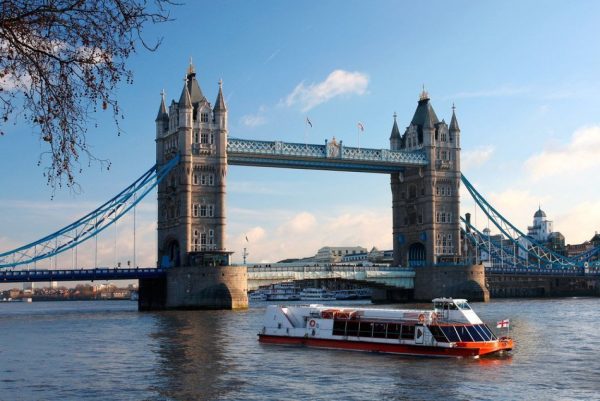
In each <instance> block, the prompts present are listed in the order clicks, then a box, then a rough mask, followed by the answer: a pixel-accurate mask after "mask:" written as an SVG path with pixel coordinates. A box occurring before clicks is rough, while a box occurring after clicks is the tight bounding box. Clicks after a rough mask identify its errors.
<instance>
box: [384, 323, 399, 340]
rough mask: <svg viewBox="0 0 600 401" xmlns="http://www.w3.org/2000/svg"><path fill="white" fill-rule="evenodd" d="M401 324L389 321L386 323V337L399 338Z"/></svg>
mask: <svg viewBox="0 0 600 401" xmlns="http://www.w3.org/2000/svg"><path fill="white" fill-rule="evenodd" d="M401 328H402V325H400V324H397V323H389V324H388V325H387V334H386V337H387V338H399V337H400V329H401Z"/></svg>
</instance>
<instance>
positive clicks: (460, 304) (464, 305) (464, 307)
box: [456, 302, 471, 310]
mask: <svg viewBox="0 0 600 401" xmlns="http://www.w3.org/2000/svg"><path fill="white" fill-rule="evenodd" d="M456 305H457V306H458V308H459V309H462V310H471V307H470V306H469V304H468V303H466V302H457V304H456Z"/></svg>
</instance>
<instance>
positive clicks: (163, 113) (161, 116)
mask: <svg viewBox="0 0 600 401" xmlns="http://www.w3.org/2000/svg"><path fill="white" fill-rule="evenodd" d="M165 119H167V120H168V119H169V114H168V113H167V105H166V104H165V90H164V89H163V90H162V91H160V107H159V108H158V114H157V115H156V120H155V121H159V120H165Z"/></svg>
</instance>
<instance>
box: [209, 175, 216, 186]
mask: <svg viewBox="0 0 600 401" xmlns="http://www.w3.org/2000/svg"><path fill="white" fill-rule="evenodd" d="M208 185H210V186H211V187H212V186H213V185H215V175H214V174H209V175H208Z"/></svg>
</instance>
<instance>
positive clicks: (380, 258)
mask: <svg viewBox="0 0 600 401" xmlns="http://www.w3.org/2000/svg"><path fill="white" fill-rule="evenodd" d="M341 261H342V263H361V262H369V263H387V264H392V263H393V261H394V251H393V250H391V249H390V250H387V251H380V250H379V249H377V248H376V247H373V248H372V249H371V250H370V251H369V252H360V253H353V254H349V255H346V256H344V257H343V258H342V260H341Z"/></svg>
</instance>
